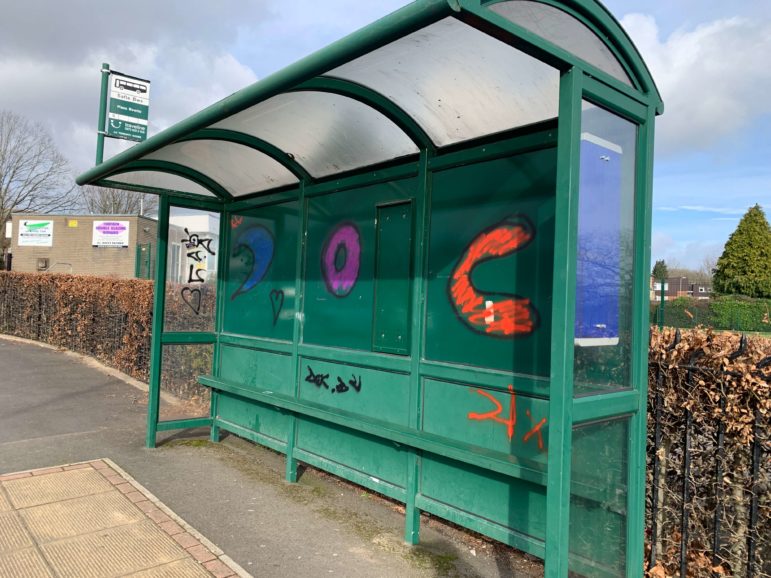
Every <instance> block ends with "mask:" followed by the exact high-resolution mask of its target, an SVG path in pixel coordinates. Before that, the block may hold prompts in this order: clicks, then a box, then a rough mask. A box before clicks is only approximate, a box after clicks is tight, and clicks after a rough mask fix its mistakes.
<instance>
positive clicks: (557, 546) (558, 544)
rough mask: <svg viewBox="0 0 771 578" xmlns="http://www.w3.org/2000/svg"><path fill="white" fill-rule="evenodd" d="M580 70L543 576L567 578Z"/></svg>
mask: <svg viewBox="0 0 771 578" xmlns="http://www.w3.org/2000/svg"><path fill="white" fill-rule="evenodd" d="M581 81H582V76H581V71H580V70H577V69H575V68H573V69H571V70H569V71H567V72H564V73H563V74H562V76H561V79H560V97H559V125H558V126H559V135H558V146H557V198H556V208H555V240H554V277H553V279H554V281H553V289H552V294H553V312H552V328H551V334H552V351H551V370H550V374H551V388H550V399H549V424H550V428H549V457H548V477H547V486H546V496H547V501H546V557H545V558H546V559H545V564H546V565H545V576H546V578H565V577H566V576H567V575H568V545H569V528H570V525H569V514H570V465H571V455H572V452H571V450H572V448H571V441H572V426H573V419H572V409H573V339H574V325H575V300H576V299H575V295H576V291H575V287H576V245H577V238H578V234H577V231H578V226H577V222H578V182H579V181H578V167H579V143H580V136H581V91H582V82H581Z"/></svg>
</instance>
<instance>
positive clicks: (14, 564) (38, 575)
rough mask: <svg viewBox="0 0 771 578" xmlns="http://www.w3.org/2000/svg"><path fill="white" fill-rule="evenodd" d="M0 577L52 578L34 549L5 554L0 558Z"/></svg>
mask: <svg viewBox="0 0 771 578" xmlns="http://www.w3.org/2000/svg"><path fill="white" fill-rule="evenodd" d="M0 576H3V578H5V577H6V576H8V577H9V578H10V577H13V578H20V577H22V576H23V577H24V578H53V575H52V574H51V571H50V570H49V569H48V565H47V564H46V563H45V560H43V557H42V556H41V555H40V553H39V552H38V551H37V550H36V549H35V548H26V549H24V550H16V551H15V552H6V553H5V554H3V555H2V556H0Z"/></svg>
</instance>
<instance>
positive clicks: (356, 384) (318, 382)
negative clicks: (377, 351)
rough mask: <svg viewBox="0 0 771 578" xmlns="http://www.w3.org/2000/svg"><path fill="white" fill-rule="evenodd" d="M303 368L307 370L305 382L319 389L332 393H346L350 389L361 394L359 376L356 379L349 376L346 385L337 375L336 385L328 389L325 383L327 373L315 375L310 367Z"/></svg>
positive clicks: (353, 376) (327, 384) (327, 377)
mask: <svg viewBox="0 0 771 578" xmlns="http://www.w3.org/2000/svg"><path fill="white" fill-rule="evenodd" d="M305 367H306V368H307V369H308V375H306V376H305V381H306V382H307V383H312V384H313V385H315V386H316V387H318V388H319V389H320V388H322V387H323V388H324V389H328V390H329V391H330V392H332V393H346V392H347V391H350V390H351V389H353V390H354V391H355V392H356V393H360V392H361V376H359V377H356V376H355V375H353V374H351V379H349V380H348V383H346V382H345V381H344V380H343V378H342V377H340V376H339V375H338V376H337V384H336V385H335V386H334V387H332V388H330V386H329V383H327V379H329V374H328V373H316V372H314V371H313V369H311V366H310V365H306V366H305Z"/></svg>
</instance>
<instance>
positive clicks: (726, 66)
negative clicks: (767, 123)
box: [621, 14, 771, 155]
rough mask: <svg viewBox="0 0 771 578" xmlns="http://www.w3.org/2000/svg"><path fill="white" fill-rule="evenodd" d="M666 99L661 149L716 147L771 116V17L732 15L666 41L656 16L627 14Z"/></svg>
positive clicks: (627, 22) (631, 30)
mask: <svg viewBox="0 0 771 578" xmlns="http://www.w3.org/2000/svg"><path fill="white" fill-rule="evenodd" d="M621 23H622V25H623V26H624V28H626V30H627V31H628V32H629V34H630V36H631V37H632V39H633V40H634V42H635V44H636V45H637V47H638V49H639V50H640V52H641V53H642V55H643V58H644V59H645V60H646V62H647V64H648V66H649V67H650V69H651V72H652V74H653V77H654V79H655V80H656V82H657V84H658V87H659V90H660V91H661V93H662V97H663V99H664V107H665V114H664V115H663V116H662V117H661V118H660V119H659V120H658V121H657V124H656V133H657V141H656V144H657V152H658V153H663V154H667V155H668V154H673V153H678V152H683V151H687V150H688V151H689V150H699V149H706V148H709V147H711V146H713V145H715V144H716V143H718V142H720V141H722V140H724V139H726V138H727V137H731V136H733V135H735V134H736V133H737V132H739V131H741V130H742V129H744V128H747V127H748V126H750V125H751V123H752V122H753V120H754V119H756V118H758V117H760V116H764V115H769V114H771V99H769V98H768V95H769V94H770V93H771V67H769V66H767V60H768V55H769V54H771V21H769V20H768V19H756V20H750V19H745V18H728V19H720V20H715V21H713V22H710V23H705V24H700V25H698V26H696V27H695V28H691V29H685V28H681V29H678V30H676V31H675V32H673V33H672V34H670V35H669V37H667V38H664V39H662V38H661V37H660V33H659V28H658V25H657V23H656V21H655V20H654V18H653V17H652V16H648V15H643V14H628V15H627V16H625V17H624V18H623V19H622V20H621Z"/></svg>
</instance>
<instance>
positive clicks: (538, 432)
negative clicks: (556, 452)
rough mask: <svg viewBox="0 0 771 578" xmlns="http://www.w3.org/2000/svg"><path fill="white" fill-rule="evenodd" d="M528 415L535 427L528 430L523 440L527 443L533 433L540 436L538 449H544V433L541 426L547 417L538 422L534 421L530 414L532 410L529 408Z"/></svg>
mask: <svg viewBox="0 0 771 578" xmlns="http://www.w3.org/2000/svg"><path fill="white" fill-rule="evenodd" d="M525 413H526V414H527V417H528V418H529V419H530V423H531V424H533V427H532V428H531V429H530V431H528V432H527V433H526V434H525V435H523V436H522V441H523V442H525V443H527V440H529V439H530V438H531V437H533V435H536V436H538V437H537V439H538V449H539V450H543V435H542V434H541V428H542V427H543V424H545V423H546V418H545V417H544V418H542V419H541V421H539V422H538V423H535V422H534V421H533V418H532V416H531V415H530V410H529V409H528V410H527V411H526V412H525Z"/></svg>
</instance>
